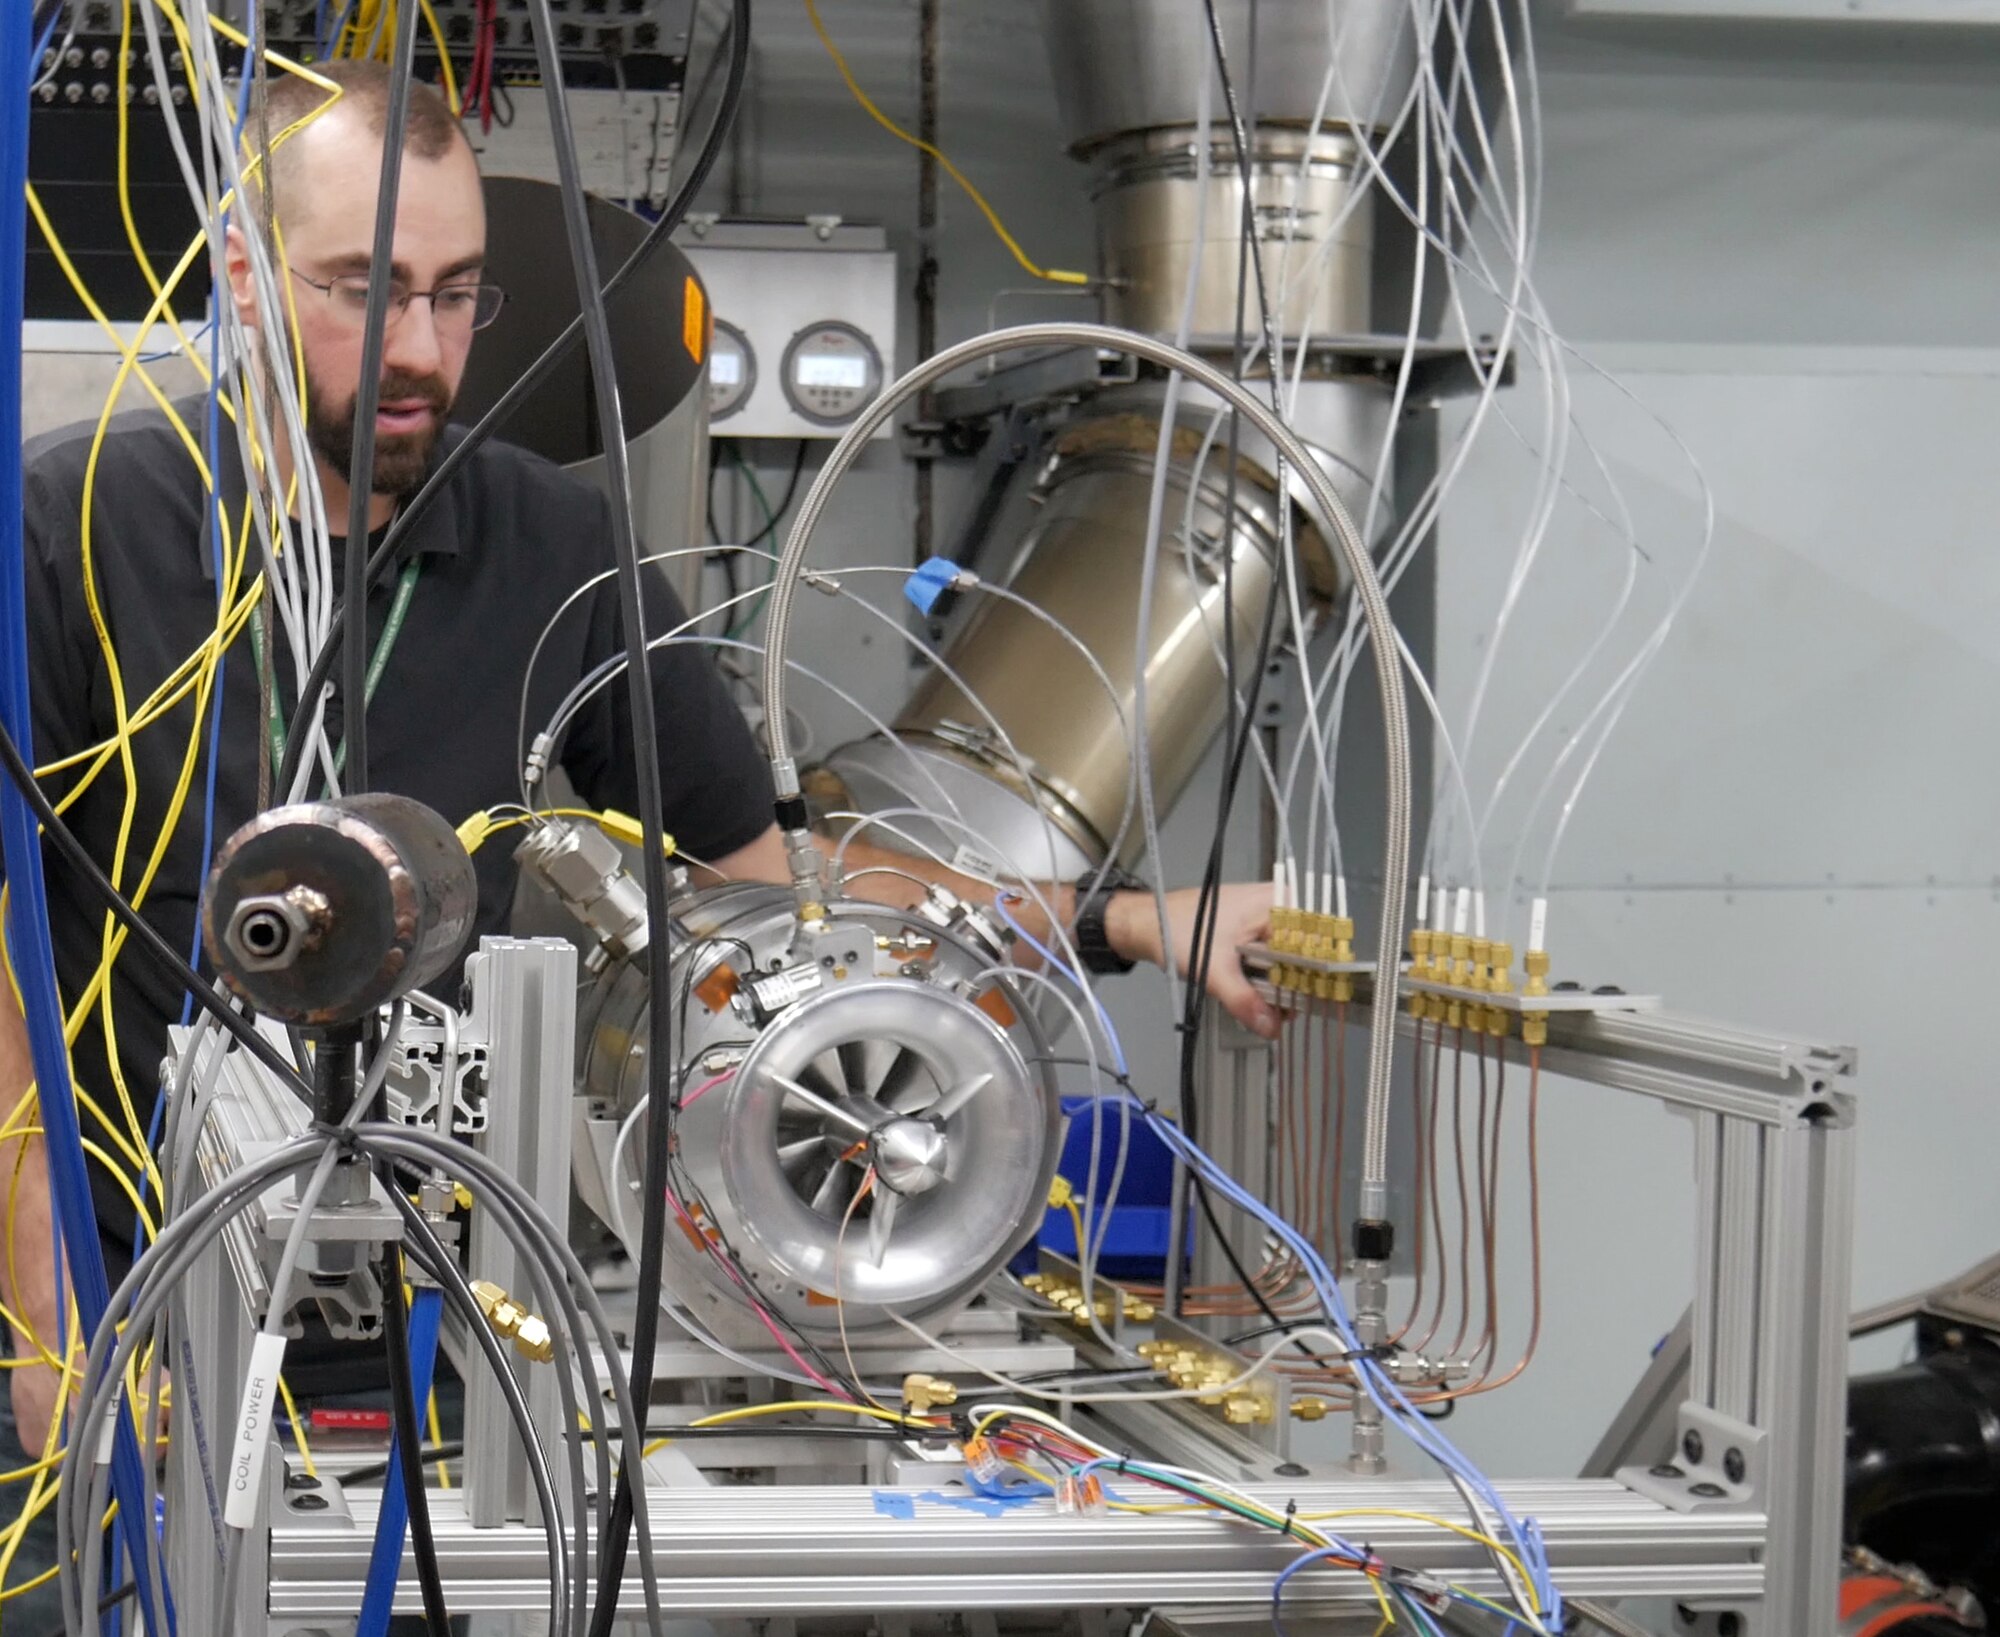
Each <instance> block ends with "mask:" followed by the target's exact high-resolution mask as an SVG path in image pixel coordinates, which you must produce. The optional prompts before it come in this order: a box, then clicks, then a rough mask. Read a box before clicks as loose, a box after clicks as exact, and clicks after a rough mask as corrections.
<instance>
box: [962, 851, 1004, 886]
mask: <svg viewBox="0 0 2000 1637" xmlns="http://www.w3.org/2000/svg"><path fill="white" fill-rule="evenodd" d="M951 867H952V868H953V869H954V870H956V871H958V873H959V874H960V875H969V876H972V877H974V878H975V879H977V880H980V881H997V880H999V879H1000V866H999V865H998V864H996V863H994V862H993V860H992V859H990V858H988V857H987V856H986V855H985V854H984V853H981V852H975V851H974V850H973V849H972V848H970V847H968V846H966V845H965V844H964V843H962V842H961V843H960V844H959V847H958V849H957V851H955V852H954V853H953V854H952V855H951Z"/></svg>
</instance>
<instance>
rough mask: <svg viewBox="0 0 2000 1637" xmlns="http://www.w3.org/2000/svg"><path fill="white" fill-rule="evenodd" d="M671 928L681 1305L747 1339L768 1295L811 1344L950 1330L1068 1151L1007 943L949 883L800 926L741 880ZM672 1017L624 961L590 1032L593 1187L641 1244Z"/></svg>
mask: <svg viewBox="0 0 2000 1637" xmlns="http://www.w3.org/2000/svg"><path fill="white" fill-rule="evenodd" d="M670 937H671V950H670V959H671V961H672V977H673V994H674V997H675V1008H674V1019H673V1027H672V1030H671V1039H672V1042H673V1055H674V1061H675V1065H676V1067H675V1073H674V1085H675V1087H676V1096H677V1107H676V1110H675V1116H674V1119H675V1129H674V1139H673V1140H674V1150H675V1160H676V1164H675V1171H674V1183H675V1185H674V1188H673V1191H672V1192H673V1195H674V1199H675V1200H676V1201H677V1204H676V1205H673V1206H670V1220H669V1227H668V1231H667V1236H666V1257H665V1269H666V1272H665V1282H666V1295H667V1298H668V1299H670V1300H673V1301H676V1302H678V1303H679V1304H680V1305H681V1306H683V1307H684V1308H686V1309H687V1310H688V1311H689V1312H690V1313H691V1314H692V1315H693V1316H694V1317H695V1318H696V1319H697V1320H698V1322H700V1323H701V1324H702V1325H703V1326H705V1327H706V1328H708V1329H710V1330H711V1331H712V1332H713V1333H715V1334H716V1336H717V1337H718V1338H719V1339H722V1340H725V1341H732V1342H737V1343H743V1344H757V1343H762V1344H763V1345H766V1346H768V1344H769V1342H770V1333H769V1331H768V1330H767V1329H765V1328H764V1326H763V1324H762V1322H761V1320H759V1319H758V1318H757V1316H756V1315H755V1314H754V1313H753V1312H752V1311H751V1308H750V1304H749V1303H748V1301H747V1300H746V1296H747V1293H749V1292H753V1291H754V1293H755V1295H756V1297H757V1299H758V1301H760V1302H761V1303H763V1304H764V1305H766V1306H767V1307H769V1308H771V1309H772V1310H774V1311H775V1312H777V1313H779V1314H782V1315H783V1317H784V1318H785V1320H787V1321H788V1322H789V1323H790V1324H792V1325H794V1326H796V1327H797V1328H798V1329H799V1330H801V1331H804V1332H806V1333H807V1334H809V1335H819V1336H832V1335H836V1334H838V1333H839V1332H840V1331H841V1330H842V1329H843V1328H844V1330H845V1332H846V1335H847V1337H848V1338H849V1340H850V1341H852V1340H857V1339H859V1340H866V1339H869V1338H871V1337H873V1338H876V1339H894V1340H896V1341H898V1342H902V1341H906V1340H907V1339H908V1338H907V1335H906V1333H905V1332H904V1331H903V1330H902V1329H901V1328H900V1327H899V1326H897V1325H896V1324H895V1322H894V1320H893V1319H892V1318H891V1317H890V1316H889V1315H890V1313H891V1311H892V1310H893V1311H894V1312H896V1313H900V1314H902V1315H903V1316H905V1317H907V1318H909V1319H911V1320H914V1321H916V1322H917V1323H920V1324H923V1325H924V1326H925V1327H926V1328H927V1329H928V1328H929V1327H930V1326H931V1325H934V1324H937V1323H941V1322H943V1321H944V1320H945V1319H946V1318H948V1317H949V1316H950V1315H951V1314H952V1313H953V1312H955V1311H956V1310H957V1309H958V1308H960V1307H962V1306H963V1305H964V1304H965V1303H966V1302H967V1301H969V1300H970V1299H971V1298H972V1297H973V1296H974V1295H975V1294H977V1292H978V1291H979V1289H980V1287H981V1286H982V1285H983V1284H984V1283H985V1281H986V1280H987V1279H988V1278H989V1277H990V1276H991V1275H992V1274H993V1273H994V1272H995V1271H996V1270H997V1269H998V1268H999V1267H1000V1266H1001V1264H1002V1263H1004V1262H1005V1261H1006V1259H1007V1258H1008V1257H1009V1256H1010V1255H1012V1254H1013V1252H1014V1251H1015V1250H1016V1249H1018V1248H1019V1246H1020V1245H1021V1244H1022V1243H1023V1242H1024V1241H1025V1240H1026V1239H1027V1238H1028V1237H1029V1235H1031V1234H1032V1233H1033V1231H1034V1229H1035V1227H1036V1225H1037V1224H1038V1223H1039V1222H1040V1220H1041V1216H1042V1212H1043V1209H1044V1206H1045V1203H1046V1201H1047V1197H1048V1189H1049V1183H1050V1179H1051V1177H1052V1175H1053V1172H1054V1168H1055V1163H1056V1157H1057V1151H1058V1147H1059V1136H1060V1120H1061V1107H1060V1103H1059V1100H1058V1097H1057V1092H1056V1080H1055V1075H1054V1071H1053V1067H1052V1065H1051V1064H1050V1062H1049V1058H1048V1046H1047V1042H1046V1040H1045V1038H1044V1036H1043V1034H1042V1032H1041V1030H1040V1028H1039V1027H1038V1025H1037V1024H1036V1022H1035V1019H1034V1017H1033V1015H1032V1013H1031V1012H1030V1010H1029V1008H1028V1006H1027V1005H1026V1004H1025V1003H1024V1001H1023V998H1022V996H1021V995H1020V994H1019V993H1018V991H1017V989H1016V987H1015V984H1014V982H1013V980H1012V979H1011V978H1010V977H1009V976H1008V974H1007V972H1006V970H1005V968H1004V963H1003V956H1004V948H1003V945H1002V942H1001V939H1000V937H999V935H998V934H997V933H996V932H995V931H994V930H993V929H992V928H991V927H990V926H989V925H988V924H987V922H986V920H985V917H984V916H983V914H981V913H980V912H979V911H977V910H973V909H970V908H968V907H967V906H965V905H962V904H960V903H958V902H957V900H955V899H953V898H952V897H951V896H950V895H949V894H947V893H944V892H943V891H941V890H933V892H932V893H931V895H930V896H929V897H928V898H927V899H926V900H925V901H924V902H923V903H922V904H921V905H919V906H918V907H917V908H916V909H913V910H897V909H887V908H883V907H880V906H877V905H873V904H867V903H860V902H853V901H838V902H835V903H834V904H832V905H831V906H830V907H828V908H827V910H826V912H825V915H824V917H823V918H818V919H812V920H807V921H804V922H801V920H800V919H799V916H798V912H797V910H796V907H795V905H794V903H793V900H792V897H791V895H790V894H789V893H788V892H787V891H786V890H785V889H783V888H779V887H770V886H761V885H752V884H732V885H727V886H721V887H716V888H713V889H710V890H707V891H703V892H699V893H690V894H686V895H683V896H682V897H680V898H679V899H677V900H676V903H675V913H674V917H673V921H672V926H671V931H670ZM657 948H658V945H657V940H655V943H654V952H657ZM650 1012H651V1008H650V1005H649V1002H648V976H647V972H646V969H645V967H644V965H643V963H642V962H640V961H633V960H613V961H610V962H609V963H607V964H605V965H604V966H603V968H602V970H601V971H600V972H599V973H598V975H597V976H596V977H595V979H594V980H593V981H592V983H591V986H590V987H589V989H588V991H587V993H586V994H585V996H584V997H583V1000H582V1004H581V1008H580V1013H579V1019H578V1023H579V1031H578V1038H579V1064H578V1077H577V1084H578V1118H579V1122H580V1130H579V1139H580V1140H579V1142H578V1145H577V1147H578V1156H579V1163H578V1167H577V1170H578V1180H579V1191H580V1192H581V1194H582V1196H583V1198H584V1200H585V1202H586V1203H587V1204H588V1205H589V1206H590V1207H591V1208H592V1209H593V1210H594V1211H596V1212H597V1213H598V1214H599V1215H600V1216H601V1217H602V1218H603V1219H604V1220H605V1222H606V1223H608V1224H609V1225H610V1226H611V1228H612V1229H613V1230H614V1231H615V1232H616V1233H617V1234H618V1235H619V1237H620V1238H621V1239H622V1240H623V1241H624V1242H625V1244H626V1246H627V1248H628V1249H629V1250H630V1251H632V1252H633V1254H635V1255H636V1254H637V1248H638V1238H639V1227H640V1221H641V1216H642V1198H641V1194H640V1187H641V1182H640V1179H641V1176H642V1174H643V1171H644V1155H645V1152H646V1138H647V1130H646V1128H647V1122H648V1121H649V1120H650V1119H651V1118H652V1117H653V1111H652V1109H651V1108H650V1107H649V1106H648V1103H647V1093H646V1080H647V1055H648V1053H649V1052H650V1051H651V1049H652V1043H653V1039H654V1031H653V1027H652V1019H651V1015H650ZM843 1321H844V1323H843Z"/></svg>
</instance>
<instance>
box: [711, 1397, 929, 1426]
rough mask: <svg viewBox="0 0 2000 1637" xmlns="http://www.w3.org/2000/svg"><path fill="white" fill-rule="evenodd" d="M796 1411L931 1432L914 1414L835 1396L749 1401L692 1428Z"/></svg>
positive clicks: (723, 1411)
mask: <svg viewBox="0 0 2000 1637" xmlns="http://www.w3.org/2000/svg"><path fill="white" fill-rule="evenodd" d="M793 1410H824V1411H826V1412H828V1413H830V1414H835V1415H865V1416H867V1417H868V1418H869V1419H871V1420H874V1421H886V1422H888V1423H889V1424H890V1425H891V1426H895V1427H909V1428H912V1429H920V1430H923V1431H929V1430H931V1428H932V1423H931V1422H929V1421H922V1420H918V1419H917V1418H916V1417H914V1416H908V1415H899V1414H898V1413H897V1412H896V1411H894V1410H882V1409H877V1408H875V1406H873V1405H872V1404H849V1403H846V1402H844V1401H843V1400H840V1399H834V1398H802V1399H795V1400H793V1401H792V1402H791V1403H787V1404H746V1405H744V1406H743V1407H742V1408H740V1409H734V1410H719V1411H717V1412H716V1413H715V1414H714V1415H704V1416H703V1417H702V1418H701V1419H700V1420H699V1421H690V1422H689V1423H688V1425H689V1426H691V1427H726V1426H728V1425H729V1424H730V1423H731V1422H732V1421H750V1420H754V1419H755V1418H757V1417H758V1416H763V1415H783V1414H786V1413H788V1412H790V1411H793Z"/></svg>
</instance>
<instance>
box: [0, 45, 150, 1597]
mask: <svg viewBox="0 0 2000 1637" xmlns="http://www.w3.org/2000/svg"><path fill="white" fill-rule="evenodd" d="M32 27H33V14H32V13H31V12H30V10H29V9H28V8H27V7H25V6H12V7H8V8H6V9H5V12H4V14H0V85H13V86H16V87H18V88H19V94H17V95H14V96H11V97H9V98H7V99H6V102H7V109H6V114H5V116H4V119H0V449H4V450H6V451H7V453H6V456H5V459H4V460H0V632H5V633H6V635H7V640H6V641H5V642H4V643H0V726H4V727H5V729H6V731H7V733H8V735H9V736H10V737H11V738H12V739H13V740H14V743H15V744H16V745H17V746H18V747H19V748H20V751H21V755H22V758H23V759H24V760H25V761H26V762H27V763H28V765H29V766H30V767H32V766H33V765H34V732H33V727H34V724H33V716H32V704H31V700H30V695H29V678H28V605H27V549H26V534H25V530H24V528H23V524H22V514H21V504H22V490H23V483H22V467H21V455H20V449H21V349H22V341H23V324H24V322H25V317H26V313H25V298H26V288H25V287H26V269H27V248H28V247H27V183H28V98H27V96H26V94H25V93H26V89H27V87H28V86H29V85H30V84H31V83H32V82H33V79H34V75H35V71H36V67H37V65H38V64H39V63H40V60H41V59H40V56H39V54H38V53H37V52H36V51H35V50H34V46H33V41H32V39H31V38H30V35H31V32H32ZM0 851H4V857H5V862H6V871H7V880H8V881H9V883H10V884H11V886H12V889H13V891H12V894H11V898H12V905H13V908H12V913H11V915H10V917H9V926H8V931H9V942H10V947H11V949H12V952H13V955H14V970H15V975H16V977H17V979H18V981H19V982H20V985H21V997H22V1003H23V1005H22V1010H23V1014H24V1018H25V1021H26V1025H27V1034H28V1048H29V1054H30V1057H31V1058H32V1061H33V1064H34V1070H35V1086H36V1093H37V1101H38V1104H39V1108H40V1114H41V1121H42V1132H43V1144H42V1146H43V1153H44V1155H45V1157H46V1162H47V1165H48V1170H49V1193H50V1198H51V1200H52V1202H53V1205H54V1208H55V1213H56V1215H57V1218H58V1220H59V1221H60V1222H61V1224H62V1238H63V1244H64V1246H65V1248H66V1251H67V1253H68V1262H69V1269H70V1285H71V1289H72V1292H73V1293H74V1295H75V1298H76V1304H77V1308H78V1310H79V1312H80V1314H81V1315H82V1319H83V1323H84V1325H85V1327H86V1328H87V1329H88V1330H89V1331H90V1332H91V1334H93V1335H95V1334H96V1331H97V1328H98V1326H99V1325H101V1324H102V1323H103V1321H104V1316H105V1311H106V1309H107V1308H108V1307H109V1306H110V1304H111V1290H110V1286H109V1283H108V1282H107V1280H106V1277H105V1271H104V1247H103V1245H102V1244H101V1243H100V1242H99V1240H98V1236H97V1218H96V1211H95V1208H94V1206H93V1204H92V1201H91V1194H90V1174H89V1170H88V1168H87V1166H86V1163H85V1160H84V1153H83V1134H82V1131H81V1129H80V1128H79V1126H78V1123H77V1113H76V1095H75V1091H74V1089H73V1087H72V1085H71V1083H70V1077H69V1056H68V1052H67V1050H66V1048H65V1045H64V1041H63V1017H62V1003H61V1000H60V998H59V997H58V995H57V992H56V977H55V949H54V945H53V941H52V939H51V936H50V933H49V905H48V884H47V882H46V880H45V879H44V878H43V875H42V851H41V838H40V834H39V832H38V830H37V827H36V823H35V818H34V814H33V812H32V811H31V810H30V809H29V807H28V804H27V802H26V801H25V800H24V799H23V798H22V796H21V793H20V792H19V791H18V790H16V789H14V788H13V786H12V784H11V783H6V782H4V781H0ZM144 1476H145V1474H144V1468H143V1466H142V1465H141V1462H140V1458H139V1441H138V1437H137V1435H136V1434H135V1432H134V1430H133V1426H132V1416H131V1411H130V1408H129V1406H122V1407H121V1408H120V1409H119V1411H118V1420H117V1423H116V1433H115V1437H114V1441H113V1445H112V1457H111V1483H112V1489H113V1491H114V1493H115V1494H116V1495H117V1497H118V1508H119V1511H120V1512H121V1513H122V1514H123V1515H124V1516H126V1517H128V1518H143V1517H145V1515H146V1508H145V1505H144V1496H145V1484H144ZM130 1561H131V1565H132V1575H133V1579H134V1581H135V1582H136V1583H137V1587H138V1595H139V1606H140V1607H141V1608H144V1609H148V1610H150V1609H152V1608H154V1607H155V1606H158V1607H161V1608H163V1609H164V1610H165V1613H166V1621H167V1627H168V1630H169V1632H170V1633H171V1632H172V1631H173V1630H174V1629H175V1616H174V1609H173V1603H172V1599H171V1596H170V1595H169V1593H168V1589H167V1587H166V1586H165V1585H164V1584H162V1585H160V1586H159V1587H158V1588H157V1591H158V1594H159V1599H160V1601H159V1603H158V1604H157V1605H156V1604H155V1601H154V1594H155V1590H156V1588H155V1587H154V1585H153V1579H152V1573H151V1570H150V1568H149V1567H148V1563H147V1554H146V1553H145V1552H144V1551H136V1552H133V1553H132V1554H131V1556H130ZM114 1562H115V1559H114ZM88 1594H89V1593H88V1589H86V1595H88Z"/></svg>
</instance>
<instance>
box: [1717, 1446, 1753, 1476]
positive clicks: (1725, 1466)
mask: <svg viewBox="0 0 2000 1637" xmlns="http://www.w3.org/2000/svg"><path fill="white" fill-rule="evenodd" d="M1746 1470H1748V1467H1747V1463H1745V1461H1744V1459H1743V1451H1741V1450H1740V1449H1730V1450H1726V1451H1725V1452H1724V1453H1723V1457H1722V1475H1723V1476H1724V1477H1725V1478H1727V1479H1728V1480H1729V1481H1730V1482H1731V1483H1733V1484H1740V1483H1741V1482H1742V1481H1743V1474H1744V1472H1745V1471H1746Z"/></svg>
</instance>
